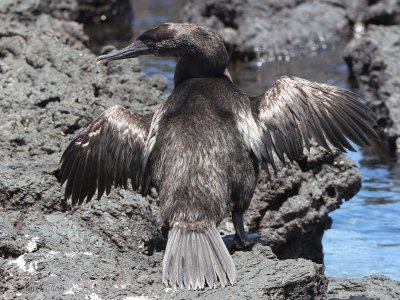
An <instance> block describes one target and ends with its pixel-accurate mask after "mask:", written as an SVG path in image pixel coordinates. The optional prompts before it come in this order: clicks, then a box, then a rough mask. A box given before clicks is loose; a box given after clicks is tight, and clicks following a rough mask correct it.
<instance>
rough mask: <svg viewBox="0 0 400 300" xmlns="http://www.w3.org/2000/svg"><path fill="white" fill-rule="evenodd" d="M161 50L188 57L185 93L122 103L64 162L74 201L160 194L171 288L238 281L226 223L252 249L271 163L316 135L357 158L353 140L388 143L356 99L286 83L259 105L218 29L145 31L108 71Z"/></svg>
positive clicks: (183, 70) (181, 82)
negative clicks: (119, 190)
mask: <svg viewBox="0 0 400 300" xmlns="http://www.w3.org/2000/svg"><path fill="white" fill-rule="evenodd" d="M147 54H152V55H156V56H171V57H177V58H179V60H178V62H177V65H176V70H175V76H174V90H173V91H172V93H171V95H170V96H169V97H168V99H167V100H166V101H165V103H163V104H162V105H161V107H159V108H158V109H157V110H156V111H155V112H154V113H153V114H145V115H143V114H139V113H135V112H131V111H129V110H127V109H125V108H123V107H121V106H118V105H117V106H113V107H111V108H109V109H107V110H106V111H105V112H103V113H102V114H101V115H100V116H99V117H98V118H97V119H96V120H94V121H93V122H92V123H91V124H90V125H89V126H88V127H87V128H86V129H84V130H83V131H81V132H80V133H79V134H78V135H77V136H76V138H75V139H74V140H73V141H72V142H71V143H70V145H69V146H68V148H67V149H66V150H65V152H64V154H63V156H62V164H61V172H60V174H61V182H62V183H64V182H65V181H67V184H66V189H65V197H66V199H68V198H72V204H81V203H82V202H83V201H84V200H85V199H86V201H90V200H91V199H92V197H93V196H94V194H95V192H96V191H97V198H98V199H99V198H100V197H101V196H102V195H103V194H104V192H106V194H108V193H109V192H110V189H111V187H112V186H115V187H124V188H127V182H128V179H130V180H131V183H132V187H133V189H134V190H137V191H140V192H141V193H142V195H144V196H145V195H147V193H148V191H149V187H150V186H154V187H155V188H156V189H157V190H158V194H159V201H160V214H161V218H162V220H164V221H165V223H166V224H168V225H169V228H170V230H169V234H168V242H167V247H166V250H165V254H164V260H163V282H164V283H165V284H166V285H169V286H172V287H173V288H176V287H186V288H188V289H201V288H204V286H205V285H207V286H209V287H210V288H215V287H217V285H218V282H220V285H222V286H226V285H228V284H234V283H235V281H236V271H235V266H234V263H233V260H232V258H231V256H230V254H229V252H228V250H227V248H226V246H225V244H224V242H223V240H222V238H221V236H220V235H219V233H218V231H217V229H216V226H217V225H218V224H219V223H220V222H221V220H222V219H223V218H224V216H225V214H226V212H227V211H230V212H231V213H232V220H233V224H234V226H235V231H236V234H235V244H236V245H237V246H238V247H245V246H246V245H248V244H249V240H248V239H247V238H246V235H245V232H244V227H243V213H244V211H245V210H246V209H247V208H248V206H249V204H250V200H251V198H252V196H253V193H254V189H255V187H256V183H257V177H258V173H259V169H258V166H259V162H262V163H263V164H264V166H265V167H266V171H267V172H268V174H269V170H268V166H270V167H272V169H275V170H276V168H277V166H276V164H275V160H276V158H275V157H274V156H276V157H277V158H278V159H279V160H280V161H282V162H285V158H287V159H288V160H290V161H293V160H294V159H296V158H299V156H301V154H302V152H303V147H306V148H308V149H309V148H310V141H311V139H314V140H315V141H316V142H317V143H318V144H319V145H321V146H323V147H325V148H326V149H329V146H330V145H331V146H333V147H336V148H338V149H340V150H342V151H344V150H345V149H349V150H354V149H353V148H352V146H351V144H350V143H349V142H348V139H350V140H352V141H354V142H355V143H356V144H358V145H362V146H363V145H369V141H370V140H371V139H377V138H378V136H377V134H376V132H375V131H374V129H373V127H374V126H375V125H376V123H375V121H374V118H373V114H372V112H371V111H370V110H369V109H368V108H367V107H366V106H364V105H363V104H361V103H359V102H358V100H359V97H358V96H357V95H355V94H354V93H352V92H349V91H346V90H343V89H340V88H337V87H334V86H331V85H328V84H320V83H315V82H310V81H307V80H305V79H302V78H298V77H292V76H283V77H281V78H280V79H279V80H277V81H276V82H275V84H274V85H273V86H272V88H271V89H269V90H268V91H266V92H265V93H264V94H262V95H260V96H258V97H249V96H247V95H246V94H244V93H242V92H241V91H240V90H238V89H237V88H236V87H235V85H234V84H233V83H232V81H231V79H230V76H229V75H228V74H229V73H227V72H226V68H227V65H228V60H229V57H228V53H227V51H226V49H225V46H224V43H223V40H222V38H221V37H220V36H219V35H218V34H216V33H215V32H214V31H212V30H211V29H209V28H207V27H205V26H200V25H195V24H189V23H183V24H178V23H166V24H162V25H160V26H158V27H156V28H154V29H151V30H148V31H146V32H144V33H142V34H141V35H140V36H139V37H138V38H137V40H136V41H134V42H133V43H132V44H131V45H129V46H128V47H126V48H124V49H122V50H119V51H116V52H112V53H110V54H106V55H102V56H99V57H98V58H97V62H98V63H106V62H109V61H112V60H118V59H126V58H132V57H138V56H140V55H147Z"/></svg>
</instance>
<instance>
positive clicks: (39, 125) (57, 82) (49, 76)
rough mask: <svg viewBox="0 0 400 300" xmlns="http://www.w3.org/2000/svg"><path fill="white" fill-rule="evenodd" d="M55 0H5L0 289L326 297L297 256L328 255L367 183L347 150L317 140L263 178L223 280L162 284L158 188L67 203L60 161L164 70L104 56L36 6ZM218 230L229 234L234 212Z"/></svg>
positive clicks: (317, 276)
mask: <svg viewBox="0 0 400 300" xmlns="http://www.w3.org/2000/svg"><path fill="white" fill-rule="evenodd" d="M43 1H44V0H43ZM46 3H47V2H42V1H40V0H37V1H33V0H32V1H27V2H22V1H17V2H12V1H10V2H2V3H0V17H1V18H0V108H1V110H0V129H1V132H2V134H1V135H0V143H1V148H0V151H1V152H0V153H1V156H2V160H1V164H0V296H1V297H2V299H13V298H17V299H18V298H20V299H41V298H44V299H59V298H63V299H82V298H86V299H99V298H101V299H128V298H127V297H134V296H136V297H140V296H141V297H142V298H152V297H159V298H161V299H188V298H195V297H202V298H207V299H216V298H220V299H221V298H224V299H226V298H232V299H234V298H238V297H239V298H243V299H253V298H254V297H256V298H267V299H268V298H270V299H315V298H317V297H319V298H323V297H324V295H325V294H326V290H327V278H326V277H325V275H324V274H323V270H322V267H321V265H318V264H316V263H314V262H311V261H309V260H305V259H303V258H298V257H305V258H313V259H314V260H315V261H320V260H321V258H322V256H321V255H322V252H321V244H320V239H321V237H322V233H323V230H324V229H326V228H327V227H329V224H330V221H329V217H328V216H327V213H328V212H329V211H331V210H333V209H336V208H337V207H338V206H339V204H340V201H341V199H342V198H349V197H351V196H353V195H354V194H355V193H356V192H357V191H358V188H359V184H360V177H359V173H358V170H357V168H356V167H355V166H354V164H353V163H352V162H351V161H350V160H349V159H347V158H345V157H344V156H341V155H339V156H338V155H337V154H328V153H326V152H324V151H321V149H314V150H313V152H312V153H311V154H310V155H308V156H307V157H305V158H304V159H303V160H301V161H300V162H299V163H295V164H294V165H293V166H292V167H291V168H288V169H283V170H282V171H281V172H280V173H278V175H277V176H276V178H275V179H274V180H273V181H272V182H270V183H267V182H266V180H265V178H264V177H261V178H260V184H259V188H258V191H257V194H256V195H255V198H254V201H253V204H252V207H251V208H250V210H249V213H248V216H247V225H248V228H249V229H250V230H251V231H259V232H260V236H261V240H260V242H259V243H258V244H257V245H256V246H255V247H254V248H253V249H252V250H251V251H248V252H236V253H234V254H233V258H234V261H235V263H236V266H237V271H238V278H239V282H238V284H237V285H236V286H234V287H228V288H226V289H217V290H211V291H210V290H205V291H200V292H188V291H172V290H170V289H165V288H164V287H163V285H162V284H161V261H162V253H163V249H164V247H165V239H164V238H163V237H162V234H161V231H160V224H159V223H158V222H157V210H158V208H157V205H156V204H157V201H156V199H151V198H148V199H144V198H141V197H140V196H138V195H135V194H134V193H132V192H130V191H124V190H114V191H113V192H112V193H111V194H110V196H108V197H105V198H104V199H102V200H101V201H98V202H97V201H93V202H91V203H89V204H86V205H83V206H82V207H80V208H78V209H71V208H70V207H65V205H62V198H63V188H62V187H60V186H59V184H58V181H57V177H56V175H57V169H58V167H59V165H58V163H59V159H60V157H61V153H62V151H63V149H65V147H66V145H67V144H68V142H69V141H70V140H71V139H72V138H73V137H74V135H75V134H76V133H77V131H78V130H80V129H81V128H82V127H84V126H86V125H87V124H88V123H90V122H91V120H92V119H93V118H94V117H95V116H97V115H99V114H100V113H101V112H102V111H103V110H104V109H105V108H107V107H109V106H112V105H114V104H117V103H118V104H122V105H124V106H126V107H129V108H131V109H132V110H136V111H142V112H147V111H151V110H154V109H155V108H156V107H157V105H158V104H159V103H160V102H161V101H163V96H162V91H163V90H164V88H165V80H164V79H163V78H160V77H153V78H150V79H147V78H145V77H144V75H143V74H142V73H141V72H140V67H139V65H138V62H137V61H136V60H130V61H125V62H116V63H113V64H110V65H108V66H98V65H96V64H95V63H94V62H95V56H94V55H93V54H91V53H90V52H89V50H88V49H87V48H86V47H85V43H86V41H87V37H86V36H85V35H84V34H83V31H82V27H81V25H79V24H77V23H74V22H69V21H65V20H62V21H61V20H60V19H57V18H54V17H52V16H50V15H49V14H47V13H40V10H35V7H38V8H41V7H43V5H45V4H46ZM55 15H56V14H55ZM66 208H68V209H66ZM221 232H223V233H232V224H231V223H230V222H229V221H228V219H227V220H225V221H224V222H223V224H222V225H221ZM270 246H271V247H272V249H273V251H274V252H275V254H274V253H273V252H272V250H271V248H270ZM276 255H278V256H279V257H281V258H287V259H286V260H279V259H278V258H277V257H276Z"/></svg>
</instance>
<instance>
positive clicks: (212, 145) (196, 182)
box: [150, 77, 251, 222]
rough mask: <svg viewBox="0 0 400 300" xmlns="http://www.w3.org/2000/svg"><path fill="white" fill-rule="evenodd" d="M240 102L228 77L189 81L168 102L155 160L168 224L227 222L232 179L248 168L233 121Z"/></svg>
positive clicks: (153, 164)
mask: <svg viewBox="0 0 400 300" xmlns="http://www.w3.org/2000/svg"><path fill="white" fill-rule="evenodd" d="M241 101H242V102H243V101H248V99H246V96H245V95H243V94H241V93H240V92H238V91H237V90H236V89H235V88H234V87H233V85H232V83H231V82H230V81H229V80H228V79H227V78H225V77H224V78H198V79H188V80H185V81H184V82H182V83H180V84H179V85H178V86H177V87H176V88H175V89H174V91H173V92H172V94H171V96H170V97H169V98H168V100H167V101H166V103H165V105H164V106H163V109H165V111H164V113H163V116H162V118H161V120H160V124H159V129H158V133H157V140H156V143H155V146H154V149H153V151H152V154H151V157H152V158H151V159H150V164H151V170H152V171H151V173H152V178H153V182H154V183H155V184H156V186H158V189H159V196H160V202H161V217H162V218H163V219H165V220H171V219H174V216H176V215H179V214H180V217H179V219H181V218H182V217H184V219H186V220H188V221H195V220H202V219H208V220H213V221H215V222H219V221H220V220H221V219H222V218H223V216H224V214H225V212H226V208H227V205H229V199H230V193H231V192H232V191H231V182H232V177H234V174H233V173H235V172H236V169H237V168H240V166H241V164H242V163H243V160H246V159H247V164H249V162H248V161H249V155H248V152H247V151H246V148H245V145H244V142H243V140H242V139H241V138H240V134H239V131H238V129H237V126H236V121H235V116H234V113H235V106H236V104H237V103H239V102H241ZM250 164H251V163H250Z"/></svg>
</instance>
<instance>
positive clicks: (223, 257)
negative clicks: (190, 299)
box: [163, 223, 236, 290]
mask: <svg viewBox="0 0 400 300" xmlns="http://www.w3.org/2000/svg"><path fill="white" fill-rule="evenodd" d="M218 281H219V282H220V284H221V286H222V287H224V286H226V285H228V284H231V285H233V284H234V283H235V282H236V270H235V265H234V263H233V260H232V257H231V256H230V254H229V252H228V249H226V246H225V244H224V242H223V240H222V238H221V236H220V235H219V233H218V231H217V228H216V227H215V226H214V225H209V226H204V225H203V226H198V225H197V226H196V225H193V224H184V223H175V224H174V227H173V228H172V229H171V230H170V231H169V233H168V243H167V248H166V249H165V254H164V260H163V282H164V284H165V285H166V286H170V287H172V288H174V289H176V288H178V287H180V288H187V289H189V290H197V289H203V288H204V286H205V285H207V286H208V287H209V288H216V287H217V286H218Z"/></svg>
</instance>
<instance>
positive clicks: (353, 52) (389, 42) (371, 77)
mask: <svg viewBox="0 0 400 300" xmlns="http://www.w3.org/2000/svg"><path fill="white" fill-rule="evenodd" d="M399 7H400V5H399ZM345 60H346V62H347V64H348V65H349V68H350V70H351V72H352V74H353V76H355V78H356V79H357V81H358V83H359V85H360V88H361V90H362V91H363V92H364V93H365V98H366V99H367V100H368V102H369V106H370V107H371V108H372V110H374V111H375V113H376V114H377V117H378V122H379V124H380V125H381V126H382V127H385V128H386V129H385V134H386V136H387V137H388V141H389V145H390V147H391V148H393V149H397V151H398V153H399V154H400V152H399V151H400V138H399V136H400V67H399V60H400V26H399V25H393V26H377V25H369V26H368V29H367V31H366V32H365V34H363V35H362V36H361V37H360V38H358V39H353V40H352V41H351V42H350V43H349V45H348V46H347V48H346V51H345ZM399 157H400V156H399Z"/></svg>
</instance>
